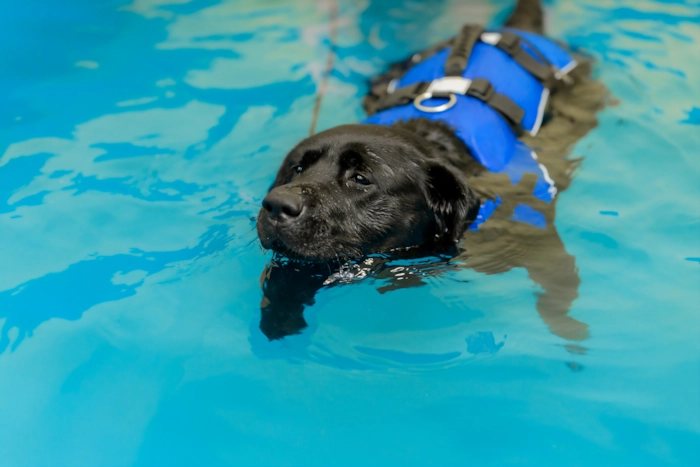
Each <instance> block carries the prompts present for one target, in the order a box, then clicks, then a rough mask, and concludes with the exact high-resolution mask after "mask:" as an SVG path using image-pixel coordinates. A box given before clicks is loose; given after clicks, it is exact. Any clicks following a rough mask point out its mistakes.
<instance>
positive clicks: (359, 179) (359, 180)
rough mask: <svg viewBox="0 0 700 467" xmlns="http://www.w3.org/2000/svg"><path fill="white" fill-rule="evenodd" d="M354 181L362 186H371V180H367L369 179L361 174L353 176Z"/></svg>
mask: <svg viewBox="0 0 700 467" xmlns="http://www.w3.org/2000/svg"><path fill="white" fill-rule="evenodd" d="M352 181H353V182H355V183H359V184H360V185H369V183H370V182H369V180H367V177H365V176H364V175H360V174H355V175H353V176H352Z"/></svg>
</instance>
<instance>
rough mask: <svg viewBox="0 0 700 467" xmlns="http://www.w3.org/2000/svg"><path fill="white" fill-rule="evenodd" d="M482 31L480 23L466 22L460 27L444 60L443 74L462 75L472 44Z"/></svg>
mask: <svg viewBox="0 0 700 467" xmlns="http://www.w3.org/2000/svg"><path fill="white" fill-rule="evenodd" d="M482 32H484V27H483V26H481V25H480V24H466V25H464V26H463V27H462V29H461V30H460V31H459V35H458V36H457V37H456V38H455V41H454V44H452V50H450V55H449V56H448V57H447V61H446V62H445V76H462V74H463V73H464V70H466V69H467V63H468V62H469V56H470V55H471V53H472V49H473V48H474V44H476V42H477V41H478V40H479V38H480V37H481V33H482Z"/></svg>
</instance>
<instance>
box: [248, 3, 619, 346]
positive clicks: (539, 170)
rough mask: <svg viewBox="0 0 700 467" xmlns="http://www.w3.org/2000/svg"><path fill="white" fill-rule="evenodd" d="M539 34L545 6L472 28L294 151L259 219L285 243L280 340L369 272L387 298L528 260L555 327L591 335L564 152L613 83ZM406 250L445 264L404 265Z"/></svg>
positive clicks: (545, 314) (267, 312) (422, 56)
mask: <svg viewBox="0 0 700 467" xmlns="http://www.w3.org/2000/svg"><path fill="white" fill-rule="evenodd" d="M543 33H544V31H543V30H542V9H541V6H540V4H539V2H538V1H533V0H520V1H518V2H517V4H516V7H515V9H514V11H513V13H512V14H511V16H510V18H509V19H508V20H507V21H506V23H505V27H504V28H500V29H493V30H490V29H489V30H486V29H484V28H483V27H481V26H479V25H466V26H465V27H463V28H462V30H461V31H460V33H459V34H458V35H457V36H456V37H455V38H453V39H451V40H449V41H447V42H444V43H442V44H440V45H438V46H436V47H433V48H431V49H429V50H426V51H423V52H419V53H417V54H414V55H413V56H412V57H411V58H410V59H407V60H405V61H403V62H401V63H399V64H396V65H394V66H392V67H391V68H390V71H389V72H387V73H386V74H385V75H382V76H380V77H377V78H375V79H374V80H373V81H372V85H371V92H370V93H369V95H367V96H366V97H365V100H364V106H365V109H366V111H367V113H368V115H369V117H368V118H367V119H366V120H365V121H364V122H362V123H359V124H351V125H342V126H338V127H335V128H332V129H329V130H327V131H324V132H322V133H319V134H316V135H313V136H311V137H309V138H307V139H305V140H303V141H301V142H300V143H299V144H298V145H297V146H296V147H295V148H293V149H292V150H291V151H290V152H289V154H288V155H287V156H286V158H285V159H284V161H283V162H282V165H281V167H280V168H279V171H278V173H277V176H276V178H275V180H274V183H273V184H272V187H271V189H270V191H269V192H268V193H267V196H266V197H265V198H264V200H263V203H262V208H261V210H260V213H259V215H258V219H257V231H258V236H259V238H260V241H261V244H262V245H263V247H264V248H266V249H271V250H273V251H274V257H273V260H272V262H271V263H270V265H268V267H267V268H266V269H265V271H264V272H263V276H262V285H263V293H264V297H263V301H262V305H261V324H260V328H261V330H262V331H263V333H264V334H265V335H266V336H267V337H268V338H269V339H279V338H282V337H284V336H287V335H290V334H295V333H298V332H300V331H301V330H302V329H303V328H304V327H306V322H305V320H304V317H303V312H304V308H305V307H306V306H309V305H311V304H313V303H314V297H315V295H316V292H317V291H318V290H320V289H322V288H324V287H331V286H334V285H337V284H341V283H348V282H352V281H353V280H356V279H360V278H363V277H366V276H368V275H370V276H373V277H380V278H384V279H387V280H388V281H389V282H390V284H389V285H387V286H386V287H384V288H383V290H382V291H383V292H384V291H389V290H393V289H396V288H403V287H413V286H420V285H423V284H424V283H425V281H424V280H423V278H424V277H426V276H428V275H438V274H441V271H444V270H447V269H449V268H454V267H466V268H470V269H473V270H475V271H477V272H482V273H486V274H497V273H503V272H506V271H509V270H511V269H513V268H525V269H526V270H527V272H528V275H529V277H530V278H531V279H532V280H533V281H534V282H536V283H537V284H539V286H540V288H541V289H542V293H540V294H539V295H538V297H537V306H536V308H537V311H538V313H539V315H540V316H541V318H542V319H543V320H544V322H545V323H546V324H547V325H548V327H549V329H550V331H551V332H552V333H554V334H555V335H557V336H560V337H562V338H564V339H566V340H569V341H582V340H585V339H586V338H587V337H588V327H587V325H586V324H585V323H582V322H580V321H577V320H575V319H573V318H571V317H569V316H568V311H569V309H570V307H571V304H572V303H573V301H574V300H575V299H576V298H577V297H578V287H579V284H580V279H579V277H578V272H577V269H576V264H575V258H573V257H572V256H571V255H569V254H568V253H567V252H566V249H565V247H564V244H563V242H562V240H561V238H560V237H559V234H558V233H557V230H556V227H555V225H554V219H555V205H556V200H557V196H558V195H560V194H561V193H562V192H563V191H565V190H566V189H567V188H568V186H569V184H570V183H571V178H572V173H573V172H574V170H575V169H576V167H577V166H578V163H579V161H576V160H571V159H567V158H566V156H567V155H568V150H569V148H570V147H571V146H572V145H573V143H575V142H576V141H578V140H579V139H580V138H582V137H583V136H584V135H585V134H586V133H587V132H588V131H590V130H591V129H592V128H593V127H595V126H596V124H597V119H596V112H597V111H599V110H600V109H601V108H602V107H603V105H604V103H605V100H606V97H607V91H606V89H605V87H604V86H603V85H602V84H601V83H599V82H596V81H594V80H592V79H591V78H590V62H589V61H588V60H586V59H584V58H582V57H580V56H574V54H573V53H570V52H569V51H567V49H566V48H565V47H564V46H561V45H559V44H558V43H556V42H554V41H553V40H550V39H548V38H546V37H544V35H543ZM407 257H409V258H414V259H415V258H433V259H432V260H430V261H428V262H426V261H420V262H419V264H420V265H419V266H416V267H415V268H413V270H411V268H409V270H405V269H404V268H403V267H401V268H396V267H392V265H393V264H394V262H395V261H396V260H397V259H399V260H400V259H406V258H407ZM431 264H432V265H438V266H439V267H433V266H432V265H431ZM426 265H428V266H426ZM392 271H393V272H392ZM397 271H398V272H397ZM409 273H410V274H409Z"/></svg>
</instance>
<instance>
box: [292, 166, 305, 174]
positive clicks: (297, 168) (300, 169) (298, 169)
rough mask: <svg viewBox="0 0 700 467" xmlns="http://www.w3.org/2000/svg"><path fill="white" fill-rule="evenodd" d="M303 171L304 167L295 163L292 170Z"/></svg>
mask: <svg viewBox="0 0 700 467" xmlns="http://www.w3.org/2000/svg"><path fill="white" fill-rule="evenodd" d="M303 171H304V167H302V166H300V165H297V166H296V167H294V172H296V173H298V174H300V173H302V172H303Z"/></svg>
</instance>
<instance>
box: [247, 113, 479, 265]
mask: <svg viewBox="0 0 700 467" xmlns="http://www.w3.org/2000/svg"><path fill="white" fill-rule="evenodd" d="M475 208H476V209H477V210H478V200H477V199H476V197H475V196H474V195H473V193H472V192H471V191H470V190H469V188H468V187H467V182H466V178H465V177H464V175H463V174H462V173H460V172H459V170H457V169H455V168H454V167H452V166H451V165H449V164H447V163H446V162H445V161H444V158H442V157H440V154H439V151H438V150H437V149H436V148H435V147H434V146H433V145H432V144H431V143H430V142H429V141H427V140H426V139H424V138H422V137H421V136H419V135H418V134H415V133H413V132H410V131H406V130H403V129H400V128H393V127H384V126H379V125H344V126H340V127H336V128H333V129H331V130H327V131H325V132H322V133H319V134H317V135H314V136H312V137H310V138H307V139H306V140H304V141H302V142H301V143H300V144H299V145H298V146H297V147H295V148H294V149H293V150H292V151H291V152H290V153H289V154H288V155H287V157H286V158H285V160H284V162H283V163H282V166H281V168H280V169H279V172H278V174H277V177H276V179H275V182H274V184H273V186H272V188H271V189H270V191H269V193H268V194H267V196H266V197H265V199H264V200H263V207H262V209H261V210H260V214H259V215H258V220H257V230H258V235H259V237H260V240H261V242H262V245H263V246H264V247H265V248H269V249H272V250H274V251H276V252H278V253H281V254H283V255H285V256H288V257H290V258H296V259H304V260H310V261H327V260H333V259H337V258H348V257H354V258H356V257H361V256H364V255H366V254H370V253H379V252H386V251H390V250H392V249H397V248H405V247H414V246H428V247H434V248H443V247H445V246H449V245H454V243H455V242H456V241H457V240H458V238H459V236H460V235H461V234H462V232H463V231H464V229H465V228H466V226H467V223H468V221H469V218H470V216H472V215H475V212H474V211H475Z"/></svg>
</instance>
